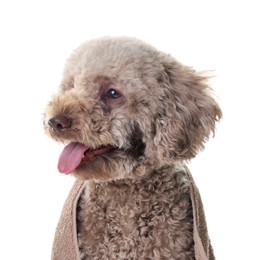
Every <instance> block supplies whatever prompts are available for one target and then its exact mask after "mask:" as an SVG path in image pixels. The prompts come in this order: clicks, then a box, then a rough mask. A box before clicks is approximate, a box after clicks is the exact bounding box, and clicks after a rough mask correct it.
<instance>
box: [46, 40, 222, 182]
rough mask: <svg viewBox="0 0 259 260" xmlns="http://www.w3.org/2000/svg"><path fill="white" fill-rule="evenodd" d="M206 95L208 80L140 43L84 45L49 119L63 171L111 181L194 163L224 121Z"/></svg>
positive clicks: (69, 68) (49, 109) (51, 104)
mask: <svg viewBox="0 0 259 260" xmlns="http://www.w3.org/2000/svg"><path fill="white" fill-rule="evenodd" d="M207 90H208V87H207V85H206V84H205V78H204V77H201V76H199V75H197V74H196V73H195V72H194V71H192V70H191V69H189V68H187V67H185V66H182V65H181V64H179V63H178V62H177V61H175V60H174V59H173V58H171V57H170V56H168V55H166V54H164V53H161V52H159V51H157V50H156V49H154V48H152V47H150V46H148V45H146V44H145V43H143V42H141V41H138V40H135V39H129V38H102V39H99V40H93V41H90V42H87V43H85V44H83V45H81V46H80V47H79V48H78V49H77V50H76V51H75V52H74V53H73V54H72V56H71V57H70V58H69V60H68V61H67V64H66V66H65V70H64V76H63V79H62V82H61V84H60V90H59V93H58V94H57V95H56V96H54V97H53V98H52V100H51V101H50V102H49V105H48V107H47V110H46V113H45V117H44V125H45V130H46V132H47V133H48V134H49V135H50V136H51V137H52V138H53V139H55V140H57V141H60V142H63V143H65V145H66V146H65V148H64V150H63V152H62V153H61V155H60V158H59V163H58V168H59V171H60V172H63V173H73V174H74V175H75V176H77V177H78V178H83V179H98V180H111V179H118V178H126V177H132V176H134V175H139V174H142V173H143V172H145V169H151V168H152V169H155V168H159V167H161V166H164V165H166V164H171V163H174V162H175V161H176V160H185V159H190V158H191V157H193V156H195V154H196V153H197V151H198V150H199V149H200V148H202V147H203V143H204V140H205V139H206V138H208V136H209V134H210V132H211V131H213V130H214V127H215V121H216V120H217V119H219V118H220V116H221V111H220V109H219V107H218V105H217V104H216V103H215V101H214V100H213V99H212V98H211V97H210V95H209V93H208V91H207Z"/></svg>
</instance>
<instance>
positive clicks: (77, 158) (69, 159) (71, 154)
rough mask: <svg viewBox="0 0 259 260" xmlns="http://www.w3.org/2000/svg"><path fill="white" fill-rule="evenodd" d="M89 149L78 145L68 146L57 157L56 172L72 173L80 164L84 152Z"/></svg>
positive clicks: (71, 144)
mask: <svg viewBox="0 0 259 260" xmlns="http://www.w3.org/2000/svg"><path fill="white" fill-rule="evenodd" d="M88 149H89V148H88V147H87V146H85V145H83V144H80V143H70V144H68V145H67V146H66V147H65V148H64V150H63V152H62V153H61V154H60V156H59V160H58V170H59V171H60V172H61V173H66V174H68V173H72V172H73V171H74V170H75V169H76V168H77V166H78V165H79V164H80V162H81V160H82V157H83V156H84V152H85V151H86V150H88Z"/></svg>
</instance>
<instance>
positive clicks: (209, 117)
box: [154, 56, 222, 160]
mask: <svg viewBox="0 0 259 260" xmlns="http://www.w3.org/2000/svg"><path fill="white" fill-rule="evenodd" d="M163 67H164V71H163V73H162V75H161V77H160V78H159V84H160V86H161V88H162V93H163V96H162V97H161V99H162V102H160V103H161V107H159V109H158V113H157V115H156V118H155V130H156V131H155V132H156V134H155V137H154V144H155V147H156V148H157V152H158V154H159V157H160V159H170V160H171V159H175V160H186V159H187V160H188V159H191V158H192V157H194V156H195V155H196V154H197V152H198V151H199V150H200V149H202V148H203V147H204V143H205V141H206V140H207V139H208V138H209V136H210V133H211V132H212V133H213V134H214V130H215V123H216V121H218V120H219V119H220V118H221V116H222V113H221V110H220V108H219V106H218V104H217V103H216V101H215V100H214V99H213V98H212V96H211V93H210V92H211V89H210V88H209V87H208V85H207V77H205V76H203V75H201V74H198V73H196V72H195V71H194V70H192V69H191V68H189V67H186V66H183V65H181V64H180V63H178V62H177V61H176V60H174V59H173V58H172V57H170V56H166V57H165V59H164V61H163Z"/></svg>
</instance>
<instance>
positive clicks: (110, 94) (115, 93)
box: [106, 88, 121, 99]
mask: <svg viewBox="0 0 259 260" xmlns="http://www.w3.org/2000/svg"><path fill="white" fill-rule="evenodd" d="M106 96H107V97H108V98H112V99H116V98H119V97H121V94H120V93H119V92H118V91H116V90H115V89H113V88H111V89H109V90H108V92H107V93H106Z"/></svg>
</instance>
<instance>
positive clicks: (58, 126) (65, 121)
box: [49, 116, 72, 134]
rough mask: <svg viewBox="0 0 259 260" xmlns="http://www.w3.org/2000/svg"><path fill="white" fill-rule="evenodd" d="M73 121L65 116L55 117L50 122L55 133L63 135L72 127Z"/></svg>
mask: <svg viewBox="0 0 259 260" xmlns="http://www.w3.org/2000/svg"><path fill="white" fill-rule="evenodd" d="M71 124H72V121H71V120H70V119H69V118H67V117H65V116H54V117H52V118H51V119H50V120H49V125H50V127H51V129H52V131H53V132H55V133H57V134H62V133H63V132H65V131H66V130H68V129H69V128H70V127H71Z"/></svg>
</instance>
